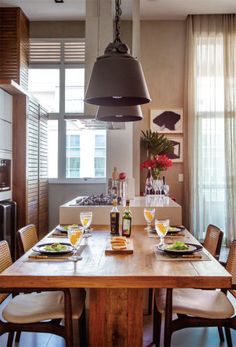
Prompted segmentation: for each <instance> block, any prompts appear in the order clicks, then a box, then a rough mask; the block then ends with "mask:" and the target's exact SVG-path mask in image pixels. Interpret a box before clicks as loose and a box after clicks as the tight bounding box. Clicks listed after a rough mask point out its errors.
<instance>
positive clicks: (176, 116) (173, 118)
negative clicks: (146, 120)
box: [150, 108, 183, 134]
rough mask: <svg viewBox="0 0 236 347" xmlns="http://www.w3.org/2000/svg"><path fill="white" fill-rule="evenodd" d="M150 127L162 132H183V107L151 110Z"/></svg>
mask: <svg viewBox="0 0 236 347" xmlns="http://www.w3.org/2000/svg"><path fill="white" fill-rule="evenodd" d="M150 129H151V130H152V131H157V132H158V133H163V134H174V133H176V134H177V133H182V132H183V109H182V108H176V109H165V110H151V114H150Z"/></svg>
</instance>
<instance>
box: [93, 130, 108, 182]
mask: <svg viewBox="0 0 236 347" xmlns="http://www.w3.org/2000/svg"><path fill="white" fill-rule="evenodd" d="M94 170H95V172H94V176H95V177H105V176H106V175H105V171H106V138H105V136H104V135H95V150H94Z"/></svg>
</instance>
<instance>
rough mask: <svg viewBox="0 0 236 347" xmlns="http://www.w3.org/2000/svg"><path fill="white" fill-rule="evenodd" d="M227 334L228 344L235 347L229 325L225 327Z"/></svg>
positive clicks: (229, 346)
mask: <svg viewBox="0 0 236 347" xmlns="http://www.w3.org/2000/svg"><path fill="white" fill-rule="evenodd" d="M225 336H226V341H227V346H228V347H233V343H232V338H231V332H230V328H228V327H225Z"/></svg>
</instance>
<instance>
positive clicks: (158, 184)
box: [157, 179, 163, 195]
mask: <svg viewBox="0 0 236 347" xmlns="http://www.w3.org/2000/svg"><path fill="white" fill-rule="evenodd" d="M157 187H158V190H159V194H160V195H161V192H162V188H163V181H162V180H161V179H158V180H157Z"/></svg>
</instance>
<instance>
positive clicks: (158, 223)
mask: <svg viewBox="0 0 236 347" xmlns="http://www.w3.org/2000/svg"><path fill="white" fill-rule="evenodd" d="M169 225H170V221H169V219H163V220H158V219H155V229H156V232H157V235H158V236H159V237H160V243H159V244H158V246H163V245H164V244H165V242H164V238H165V236H166V234H167V232H168V229H169Z"/></svg>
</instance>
